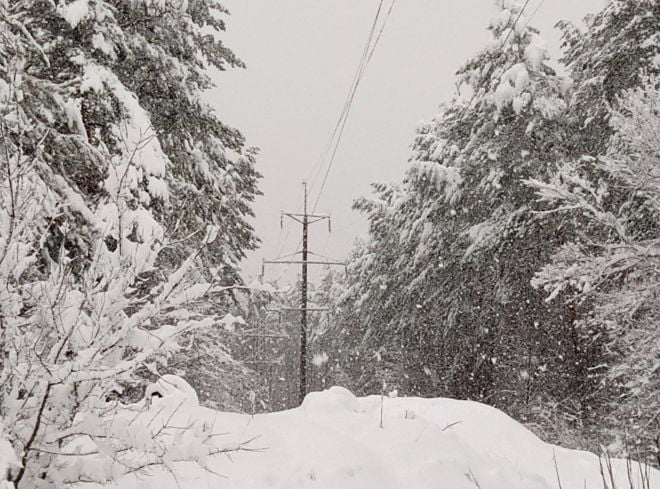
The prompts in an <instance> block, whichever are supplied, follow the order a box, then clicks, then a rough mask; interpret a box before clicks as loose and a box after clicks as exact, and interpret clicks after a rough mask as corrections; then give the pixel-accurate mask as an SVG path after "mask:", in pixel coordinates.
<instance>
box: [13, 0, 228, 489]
mask: <svg viewBox="0 0 660 489" xmlns="http://www.w3.org/2000/svg"><path fill="white" fill-rule="evenodd" d="M69 5H71V4H69ZM0 13H2V14H3V15H5V14H6V11H4V10H2V7H0ZM6 27H7V24H6V23H5V24H3V27H2V28H3V29H5V32H4V34H5V35H6V40H5V41H3V43H2V46H3V48H4V49H5V52H3V53H2V54H6V55H7V56H6V57H3V58H2V59H3V64H2V78H0V285H1V286H0V348H1V356H0V479H2V480H4V481H6V482H9V483H11V484H13V486H15V487H29V488H35V489H36V488H42V487H43V488H45V487H49V488H51V487H70V485H71V484H75V483H79V482H107V481H109V480H114V479H116V478H117V477H118V476H120V475H122V474H126V473H134V472H136V471H140V470H142V469H144V468H146V467H149V466H152V465H155V464H160V465H164V466H166V467H169V465H170V464H172V463H174V462H177V461H181V460H191V461H196V462H198V463H200V464H201V465H202V466H204V460H205V457H208V456H211V455H213V454H215V453H220V452H222V451H223V450H221V449H218V448H217V447H215V446H214V445H212V444H210V443H209V440H210V438H211V437H212V436H213V435H212V433H211V432H210V430H209V427H204V426H191V427H190V428H191V429H190V430H181V429H180V428H174V427H172V426H170V425H169V424H168V419H169V418H167V417H165V418H163V417H162V415H161V413H160V412H157V413H155V414H154V413H153V412H149V411H148V410H147V411H145V406H144V405H140V406H138V407H137V408H135V409H136V410H134V411H133V412H131V411H130V410H128V411H127V410H126V409H125V408H124V407H123V406H121V405H120V404H119V403H118V402H117V401H116V400H113V394H115V393H118V392H121V390H122V386H123V385H124V384H126V383H131V382H132V381H133V380H134V375H135V373H136V370H138V369H139V368H143V367H144V366H145V365H147V366H151V364H152V362H153V361H154V360H158V359H159V358H164V357H166V356H167V355H169V354H171V353H173V352H175V351H177V350H178V348H179V345H178V341H177V340H178V338H179V337H180V336H181V335H182V334H184V333H187V332H189V331H192V330H195V329H197V328H201V327H208V326H211V325H214V324H216V322H217V321H218V320H219V318H218V317H216V316H214V315H212V314H198V313H196V312H195V309H194V308H192V309H191V310H188V307H189V306H190V304H191V303H194V302H195V301H197V300H199V299H200V298H201V297H203V296H204V295H205V294H208V293H211V292H217V291H222V290H224V289H225V288H226V287H220V286H218V284H216V283H214V282H212V281H209V282H207V281H205V280H203V279H202V278H201V277H202V273H200V270H199V264H200V263H199V260H198V259H197V258H198V255H199V254H200V253H201V252H202V250H203V248H204V247H206V246H209V245H210V244H211V243H212V242H213V241H214V240H215V239H216V238H217V235H218V229H217V228H216V227H215V226H210V227H209V229H208V230H207V232H206V235H205V238H204V239H203V240H202V242H201V245H200V246H199V248H198V249H196V250H194V251H193V252H192V253H191V254H190V255H189V256H188V257H187V258H186V259H185V260H183V261H182V262H180V263H178V264H177V266H176V267H174V268H173V269H172V270H165V269H161V268H159V266H158V262H157V259H158V257H159V255H160V253H161V252H162V251H163V250H164V249H166V248H167V247H168V246H169V242H168V236H167V234H166V232H165V230H164V228H163V226H162V225H161V224H159V222H158V221H157V220H156V219H155V218H154V216H153V213H152V210H151V209H150V207H148V204H149V203H150V201H151V199H152V198H160V199H164V198H166V197H167V184H166V181H165V180H164V179H163V177H164V176H165V174H166V172H167V169H168V165H169V160H168V158H167V157H166V156H165V154H164V153H163V151H162V150H161V148H160V145H159V143H158V140H157V139H156V138H155V136H154V135H153V130H152V127H151V121H150V118H149V115H148V114H147V112H146V111H144V110H143V109H142V108H141V107H140V106H139V104H138V102H137V100H136V98H135V96H134V95H132V94H131V93H130V91H129V90H128V89H126V87H125V86H124V85H123V84H122V83H121V82H120V81H119V80H118V79H117V77H115V76H114V75H112V74H111V73H109V72H108V71H106V70H104V69H102V68H100V67H98V66H95V65H94V64H93V63H89V62H87V61H86V60H85V59H84V57H82V55H80V57H79V62H80V63H82V64H83V65H84V70H83V73H84V75H83V78H82V80H83V84H82V85H81V86H80V87H79V88H80V89H81V90H85V89H89V90H95V91H98V92H103V93H105V94H106V95H108V94H109V96H111V97H112V99H113V100H114V103H117V104H119V106H120V107H121V113H122V117H121V119H120V120H118V121H117V123H116V124H108V129H109V130H110V131H111V132H112V134H113V138H114V141H115V142H116V143H117V144H116V145H115V146H114V148H113V149H112V150H111V149H110V147H109V145H106V144H103V143H102V142H100V141H99V140H98V139H95V140H94V142H93V141H92V138H91V135H90V134H87V131H85V130H84V129H85V125H84V122H87V123H89V121H83V117H82V114H81V111H80V105H79V104H78V103H77V102H76V99H75V97H73V96H71V92H68V91H67V89H66V88H63V87H62V86H58V85H56V84H53V83H51V82H49V81H47V80H45V79H39V78H37V77H35V76H34V75H33V74H30V73H26V70H25V66H26V63H25V59H26V57H25V53H26V51H27V50H29V49H30V42H29V39H28V38H26V36H25V34H24V32H23V31H22V30H20V29H19V30H13V29H6ZM91 80H96V81H95V82H93V83H92V81H91ZM78 81H80V80H78ZM85 83H87V85H85ZM85 87H87V88H85ZM48 89H49V90H50V96H49V97H48V99H49V100H50V101H51V102H52V107H51V108H52V109H53V111H52V112H51V111H50V110H49V109H48V107H46V106H43V105H42V106H41V107H35V106H34V105H33V104H34V103H35V102H34V100H27V99H26V97H25V93H26V92H28V93H31V94H34V93H37V92H39V90H48ZM106 91H108V92H106ZM56 110H59V112H56ZM35 111H37V112H36V113H37V114H38V115H36V116H35ZM39 111H40V112H39ZM49 117H50V118H52V119H53V120H54V119H56V118H58V117H60V118H61V117H64V118H65V119H66V121H67V124H64V125H58V124H55V123H53V124H52V125H51V126H48V125H47V124H45V123H44V120H45V119H48V118H49ZM46 141H50V142H51V143H52V142H53V141H59V142H62V141H64V142H65V143H64V144H69V143H68V142H69V141H70V142H71V144H72V146H70V147H69V148H76V150H78V151H80V153H78V154H75V153H73V151H71V155H72V156H71V157H72V158H73V157H77V156H79V155H80V154H81V155H82V158H89V159H90V160H92V161H94V162H95V163H96V164H98V165H99V166H100V167H101V168H104V169H105V170H106V171H105V172H102V173H100V174H102V175H105V178H103V179H101V180H100V181H95V182H93V184H94V185H96V187H95V188H96V192H95V196H96V198H95V199H85V198H83V196H82V195H81V193H80V192H79V190H78V188H76V187H75V186H74V185H73V184H71V182H70V181H68V180H67V179H66V178H65V177H64V176H63V174H60V173H56V172H55V171H53V170H52V168H51V167H50V166H49V165H50V162H51V161H52V159H51V158H52V157H53V154H52V152H53V151H54V149H53V147H51V146H48V145H47V143H46ZM57 156H58V157H59V156H61V155H57ZM68 163H69V162H68V161H67V164H68ZM68 170H69V171H72V168H68ZM55 238H57V239H55ZM83 239H88V240H89V242H88V243H86V244H85V246H78V244H79V243H80V241H81V240H83ZM58 240H59V241H58ZM71 243H73V245H71ZM10 446H11V447H12V449H11V450H10V449H9V447H10ZM12 453H13V454H12Z"/></svg>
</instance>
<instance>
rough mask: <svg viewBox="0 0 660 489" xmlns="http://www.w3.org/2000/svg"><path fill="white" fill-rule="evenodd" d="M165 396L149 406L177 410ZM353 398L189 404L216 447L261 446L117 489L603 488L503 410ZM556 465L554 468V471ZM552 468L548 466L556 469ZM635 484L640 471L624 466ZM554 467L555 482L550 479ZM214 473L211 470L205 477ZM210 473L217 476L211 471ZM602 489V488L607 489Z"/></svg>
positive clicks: (584, 464)
mask: <svg viewBox="0 0 660 489" xmlns="http://www.w3.org/2000/svg"><path fill="white" fill-rule="evenodd" d="M168 397H169V396H166V397H165V398H163V399H158V400H157V402H154V404H153V405H152V406H151V408H150V409H151V410H154V412H156V411H158V410H162V408H163V404H172V405H174V404H176V405H177V406H179V403H176V402H172V399H170V400H169V401H168ZM380 409H381V400H380V397H377V396H372V397H367V398H361V399H358V398H356V397H355V396H353V395H352V394H351V393H350V392H348V391H347V390H345V389H342V388H338V387H335V388H332V389H330V390H329V391H326V392H323V393H313V394H310V395H309V396H307V398H306V400H305V402H304V404H303V405H302V406H301V407H300V408H298V409H294V410H291V411H285V412H281V413H274V414H266V415H259V416H247V415H237V414H227V413H219V412H215V411H211V410H208V409H204V408H201V407H198V406H196V405H195V403H194V401H193V402H190V403H189V404H186V405H185V406H183V407H181V408H179V409H178V411H177V414H176V415H175V416H176V418H177V419H178V422H181V423H185V422H189V421H190V419H205V420H207V421H208V422H212V423H213V426H214V429H215V430H216V431H217V432H218V433H221V432H222V433H231V434H228V435H222V436H218V437H217V441H218V443H219V444H222V446H227V447H231V446H233V445H236V444H237V443H240V442H243V441H245V440H249V439H251V438H254V437H257V438H256V439H255V440H254V441H253V442H251V444H250V446H251V447H252V448H254V449H263V450H262V451H257V452H242V453H236V454H232V455H231V459H230V458H229V457H226V456H224V455H221V456H216V457H215V458H214V459H213V460H212V462H211V464H210V466H209V470H208V471H207V470H204V469H201V468H200V467H198V466H194V465H193V464H186V465H182V464H179V465H177V466H176V468H175V470H174V473H175V474H176V481H175V477H174V475H173V474H172V473H170V472H169V471H166V470H160V469H157V470H155V471H152V472H150V473H149V474H148V475H146V476H144V475H143V476H141V477H140V478H135V477H134V476H130V478H124V479H123V480H121V481H120V482H119V483H118V484H117V485H116V487H121V488H122V489H138V488H140V489H177V488H181V489H206V488H213V489H224V488H227V489H268V488H277V489H302V488H305V489H426V488H428V489H431V488H434V489H475V488H480V489H558V488H559V487H561V489H603V487H605V486H604V485H603V482H602V479H601V475H600V469H599V461H598V458H597V457H596V456H595V455H593V454H590V453H586V452H579V451H573V450H568V449H563V448H560V447H554V446H552V445H547V444H545V443H543V442H542V441H541V440H539V439H538V438H537V437H536V436H535V435H533V434H532V433H531V432H530V431H528V430H527V429H525V428H524V427H522V426H521V425H520V424H518V423H517V422H515V421H514V420H512V419H511V418H509V417H508V416H506V415H505V414H503V413H502V412H500V411H498V410H496V409H494V408H490V407H488V406H485V405H483V404H478V403H474V402H467V401H455V400H450V399H416V398H394V399H388V398H386V399H385V400H384V410H383V428H380V426H379V425H380ZM555 460H556V465H555ZM555 467H557V469H556V468H555ZM614 469H615V470H616V472H617V476H618V477H619V480H618V482H617V485H616V487H617V488H619V489H624V488H625V489H631V488H632V489H657V488H660V472H652V473H651V474H650V477H651V480H650V481H649V482H650V484H649V485H648V486H647V485H641V484H639V483H638V482H637V481H635V483H634V484H633V485H631V484H630V483H629V482H628V476H627V468H626V465H625V463H622V462H619V463H617V464H615V467H614ZM632 469H633V470H632V472H633V477H634V478H635V479H639V469H638V467H636V466H634V467H633V468H632ZM557 470H558V472H559V478H560V481H561V485H560V484H559V483H558V480H557ZM212 472H213V473H212ZM214 473H216V474H217V475H215V474H214ZM607 487H608V488H609V487H610V484H608V485H607Z"/></svg>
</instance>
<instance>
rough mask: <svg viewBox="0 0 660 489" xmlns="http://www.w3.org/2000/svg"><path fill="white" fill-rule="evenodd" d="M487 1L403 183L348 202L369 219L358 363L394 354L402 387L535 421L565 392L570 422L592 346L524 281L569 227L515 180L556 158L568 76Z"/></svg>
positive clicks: (502, 6) (361, 269)
mask: <svg viewBox="0 0 660 489" xmlns="http://www.w3.org/2000/svg"><path fill="white" fill-rule="evenodd" d="M498 6H499V10H500V14H499V15H498V16H497V18H496V19H495V20H494V21H493V23H492V24H491V26H490V30H491V32H492V34H493V41H492V42H491V45H490V46H489V47H488V48H486V49H485V50H483V51H482V52H481V53H479V54H477V55H476V56H475V57H473V58H472V59H471V60H470V61H468V62H467V63H466V64H465V65H464V66H463V67H462V68H461V69H460V71H459V74H458V75H459V84H460V85H461V86H462V88H463V92H464V93H466V95H464V96H460V95H459V96H458V97H457V98H456V99H454V100H453V101H452V102H451V103H449V104H446V105H444V106H443V107H441V111H440V113H439V114H438V116H437V117H436V118H435V119H434V120H433V121H432V122H431V123H430V124H428V125H425V126H423V127H422V128H421V129H420V130H419V131H418V135H417V138H416V140H415V143H414V145H413V158H412V160H413V161H412V164H411V167H410V169H409V170H408V172H407V175H406V178H405V180H404V182H403V184H402V185H401V186H400V187H393V186H385V185H378V186H376V187H375V190H376V197H375V198H373V199H371V200H362V201H359V202H358V203H357V207H358V208H359V209H361V210H363V211H365V212H366V213H367V215H368V217H369V219H370V223H371V227H370V235H371V240H370V242H369V243H368V244H367V246H366V250H365V251H364V253H362V254H361V256H360V258H359V259H358V260H357V262H355V264H354V266H355V267H356V269H355V270H354V273H356V275H355V278H354V280H355V283H356V285H355V286H354V287H353V290H354V298H353V300H355V301H356V307H357V308H358V310H359V316H360V319H359V320H358V321H357V323H364V324H365V328H366V330H365V332H364V335H363V338H362V340H361V341H360V344H359V348H361V349H362V350H361V354H362V358H363V362H364V364H365V365H367V362H368V361H369V360H368V358H370V357H369V355H370V354H373V353H374V352H378V353H379V354H381V356H382V355H383V354H384V353H385V352H389V353H390V354H393V355H394V354H397V353H398V352H401V360H400V362H399V361H397V362H395V363H398V364H399V365H400V369H401V371H400V372H399V379H400V383H401V385H400V388H401V390H402V392H403V393H411V394H425V395H429V394H436V395H437V394H443V395H451V396H456V397H461V398H471V399H478V400H484V401H488V402H490V403H493V404H496V405H498V406H501V407H503V408H504V409H507V410H508V411H509V412H510V413H512V414H514V415H516V416H518V417H519V418H522V419H524V420H530V421H531V420H535V421H538V422H541V421H542V417H543V416H545V415H546V412H545V411H544V410H543V407H544V406H550V405H552V404H553V403H554V404H555V405H557V406H560V404H561V403H562V401H564V399H565V398H567V397H569V395H568V393H569V392H572V393H573V394H574V397H575V399H576V401H575V406H565V405H562V406H561V407H560V408H559V409H558V411H560V414H562V415H566V416H568V414H569V411H571V412H570V414H571V415H572V416H573V417H574V419H575V420H576V421H577V422H579V421H580V420H581V419H582V418H585V417H588V413H587V408H588V406H586V405H585V404H584V400H585V399H586V398H587V397H588V396H590V395H591V394H592V393H593V391H594V390H595V389H596V384H597V382H596V380H597V379H593V378H590V377H589V376H588V375H587V374H586V372H587V369H588V368H589V367H591V366H593V365H595V364H596V362H597V361H598V359H599V356H600V351H599V347H598V345H596V346H591V347H590V346H588V344H589V343H588V338H585V337H584V335H582V334H581V331H580V330H579V329H577V327H576V325H575V322H574V320H575V319H577V318H578V317H579V315H580V313H581V311H577V310H575V309H574V308H572V307H564V306H561V305H558V306H555V305H553V304H550V305H549V304H546V303H545V302H544V296H543V294H540V293H538V291H534V290H533V289H532V288H531V286H530V284H529V281H530V279H531V278H532V277H533V275H534V273H535V271H536V270H538V269H539V268H540V267H541V266H542V265H543V264H544V263H546V262H547V260H548V259H549V257H550V256H551V254H552V252H553V251H554V250H556V249H557V248H558V247H559V246H560V245H561V244H563V242H565V240H566V239H567V237H568V236H570V235H571V232H572V230H573V228H574V226H575V225H576V223H574V222H572V221H570V220H564V219H562V218H558V217H556V216H552V215H541V214H538V213H537V210H538V209H537V208H536V207H535V205H534V204H533V200H534V195H533V192H532V191H531V189H530V188H527V185H526V183H525V180H526V179H529V178H530V177H531V176H532V175H537V176H544V175H547V174H548V173H549V172H550V171H551V169H552V168H553V167H554V162H555V161H557V160H559V159H561V158H563V157H565V156H566V155H567V154H570V151H571V147H570V146H567V145H565V144H564V141H565V140H566V139H568V138H567V134H566V132H565V131H566V129H567V126H568V125H567V123H566V118H567V110H568V101H569V95H570V90H571V81H570V79H567V78H565V77H561V76H558V75H556V74H555V72H554V71H553V70H552V69H551V68H550V67H549V66H548V64H547V61H548V55H547V51H546V50H545V48H544V45H543V42H542V40H541V39H540V37H539V34H538V32H537V31H536V30H535V29H534V28H532V27H529V26H528V25H527V21H526V20H525V18H524V16H520V17H519V15H520V9H521V7H520V6H519V5H518V4H516V3H515V2H498ZM365 306H366V307H365ZM371 381H373V378H372V379H371ZM564 404H565V403H564Z"/></svg>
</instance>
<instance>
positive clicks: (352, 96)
mask: <svg viewBox="0 0 660 489" xmlns="http://www.w3.org/2000/svg"><path fill="white" fill-rule="evenodd" d="M395 3H396V0H392V4H391V5H390V8H389V10H388V12H387V14H386V16H385V19H384V21H383V23H382V25H381V27H380V31H379V33H378V36H377V37H376V40H375V41H374V43H373V44H372V45H370V48H369V49H368V54H367V57H366V59H365V61H364V62H363V63H361V64H360V66H358V76H357V78H356V81H355V84H354V85H353V87H352V90H351V91H350V93H349V96H348V102H347V105H346V106H345V107H346V108H345V110H344V111H343V112H342V116H340V128H339V131H338V135H337V138H336V141H335V145H334V149H333V151H332V155H331V157H330V161H329V163H328V167H327V169H326V171H325V175H324V176H323V182H322V183H321V188H320V190H319V193H318V195H317V197H316V200H315V201H314V207H313V211H312V212H314V211H316V208H317V206H318V204H319V200H321V195H322V194H323V190H324V189H325V185H326V183H327V181H328V176H329V175H330V170H331V169H332V166H333V164H334V162H335V157H336V156H337V150H338V149H339V145H340V144H341V140H342V136H343V135H344V129H345V128H346V123H347V122H348V116H349V115H350V112H351V108H352V106H353V101H354V100H355V94H356V93H357V89H358V87H359V86H360V83H361V81H362V78H363V76H364V73H365V71H366V69H367V66H368V64H369V61H371V58H372V57H373V55H374V52H375V51H376V48H377V47H378V44H379V42H380V39H381V37H382V35H383V32H384V30H385V27H386V26H387V22H388V20H389V18H390V16H391V15H392V10H393V9H394V5H395ZM382 5H383V0H381V1H380V4H379V7H378V12H377V16H376V18H375V20H374V25H377V23H378V17H379V16H380V12H381V9H382ZM372 31H373V32H375V27H372ZM371 38H373V34H372V35H371V36H370V39H371Z"/></svg>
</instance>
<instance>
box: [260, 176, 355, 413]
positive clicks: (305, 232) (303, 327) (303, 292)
mask: <svg viewBox="0 0 660 489" xmlns="http://www.w3.org/2000/svg"><path fill="white" fill-rule="evenodd" d="M303 190H304V203H303V213H302V214H296V213H293V212H282V217H281V219H280V225H282V221H283V220H284V217H285V216H286V217H288V218H289V219H292V220H294V221H296V222H298V223H300V224H302V250H301V251H296V252H295V253H293V255H289V257H292V256H296V255H301V259H300V260H283V259H282V258H287V257H281V258H278V259H275V260H268V261H266V260H264V262H263V267H262V276H263V274H264V272H265V266H266V265H291V264H299V265H302V276H301V286H300V309H294V308H287V309H286V310H288V311H296V310H299V311H300V338H299V339H300V352H299V353H300V374H299V378H300V390H299V392H300V394H299V395H300V398H299V401H300V403H302V402H303V400H304V399H305V396H306V395H307V313H308V312H311V311H325V310H327V309H320V308H308V307H307V289H308V275H307V266H308V265H340V266H346V264H345V263H343V262H339V261H323V260H320V259H314V260H309V255H314V256H318V257H320V258H324V257H321V256H320V255H317V254H316V253H313V252H311V251H309V226H310V225H311V224H314V223H317V222H321V221H324V220H327V221H328V232H330V231H331V220H330V216H329V215H324V214H308V213H307V182H303Z"/></svg>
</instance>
